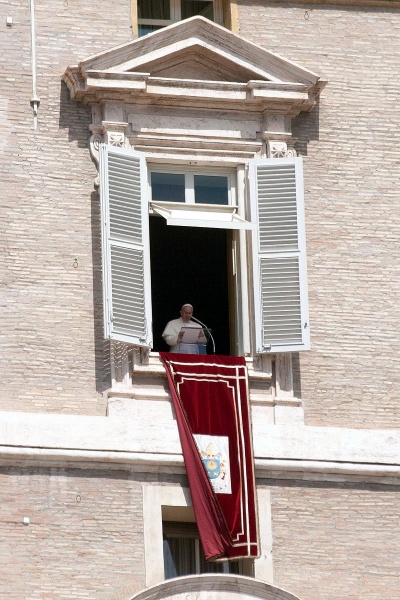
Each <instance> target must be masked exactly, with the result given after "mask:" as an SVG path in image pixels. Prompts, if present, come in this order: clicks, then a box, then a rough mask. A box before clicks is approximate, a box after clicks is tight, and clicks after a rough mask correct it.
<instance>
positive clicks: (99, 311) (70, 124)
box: [59, 82, 111, 392]
mask: <svg viewBox="0 0 400 600" xmlns="http://www.w3.org/2000/svg"><path fill="white" fill-rule="evenodd" d="M91 122H92V111H91V108H90V107H89V106H86V105H85V104H83V103H82V102H75V101H73V100H70V97H69V91H68V88H67V86H66V85H65V83H64V82H61V85H60V116H59V127H60V129H67V130H68V140H69V141H70V142H76V143H77V145H78V148H86V149H87V160H88V163H89V162H90V161H91V160H92V159H91V156H90V152H89V141H90V135H91V134H90V130H89V125H90V124H91ZM95 176H96V171H95V169H93V182H94V179H95ZM90 191H91V195H90V202H91V229H92V240H91V244H92V268H93V328H94V344H95V377H96V391H97V392H104V391H105V390H107V389H109V388H110V386H111V374H110V344H109V341H108V340H105V339H104V334H103V290H102V262H101V221H100V196H99V193H98V191H96V190H95V189H94V183H93V187H92V189H91V190H90ZM90 191H89V189H88V190H87V195H89V193H90ZM88 201H89V198H88V197H85V198H82V202H83V203H84V202H88Z"/></svg>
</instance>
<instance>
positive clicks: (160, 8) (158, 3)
mask: <svg viewBox="0 0 400 600" xmlns="http://www.w3.org/2000/svg"><path fill="white" fill-rule="evenodd" d="M137 6H138V18H139V19H170V18H171V17H170V8H169V0H138V4H137Z"/></svg>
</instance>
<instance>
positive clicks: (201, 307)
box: [150, 216, 231, 355]
mask: <svg viewBox="0 0 400 600" xmlns="http://www.w3.org/2000/svg"><path fill="white" fill-rule="evenodd" d="M230 236H231V232H229V231H227V230H225V229H211V228H210V229H208V228H202V227H175V226H171V225H167V223H166V221H165V219H163V218H161V217H157V216H151V217H150V258H151V288H152V305H153V350H154V351H156V352H160V351H168V350H169V347H168V346H167V345H166V344H165V342H164V340H163V339H162V337H161V335H162V332H163V331H164V328H165V325H166V324H167V322H168V321H170V320H171V319H177V318H178V317H179V311H180V308H181V306H182V304H184V303H186V302H188V303H190V304H193V306H194V316H195V317H197V318H198V319H200V320H201V321H202V322H203V323H205V324H206V325H207V326H208V327H209V328H210V329H211V330H212V335H213V337H214V340H215V345H216V353H217V354H226V355H229V354H230V353H231V352H230V346H231V344H230V332H229V293H228V241H229V240H230ZM207 353H208V354H211V353H212V344H211V342H209V344H208V347H207Z"/></svg>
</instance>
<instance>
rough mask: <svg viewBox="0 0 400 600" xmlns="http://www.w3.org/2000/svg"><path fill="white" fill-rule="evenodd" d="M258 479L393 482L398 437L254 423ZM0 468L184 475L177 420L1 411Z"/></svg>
mask: <svg viewBox="0 0 400 600" xmlns="http://www.w3.org/2000/svg"><path fill="white" fill-rule="evenodd" d="M253 436H254V455H255V465H256V475H257V477H258V478H283V479H287V478H294V479H299V478H300V479H306V480H323V481H327V480H329V481H337V480H341V481H342V480H345V481H354V482H375V483H385V484H392V485H394V484H395V485H399V484H400V463H399V456H400V432H398V431H396V430H356V429H339V428H331V427H304V426H277V425H260V424H258V423H254V424H253ZM0 464H2V465H7V466H9V467H11V466H19V467H28V466H30V467H32V466H34V467H39V466H41V467H47V468H48V467H56V466H58V467H69V468H80V469H104V468H107V469H114V470H135V471H142V472H160V471H162V472H166V471H167V472H170V473H183V472H184V470H183V458H182V454H181V447H180V443H179V436H178V431H177V427H176V422H175V421H173V420H172V419H171V420H169V421H160V422H159V423H158V422H155V421H154V420H153V421H152V422H151V423H148V422H146V423H143V422H141V423H131V422H127V421H126V419H125V418H124V419H119V418H110V417H83V416H82V417H80V416H72V415H45V414H36V413H35V414H27V413H2V415H1V420H0Z"/></svg>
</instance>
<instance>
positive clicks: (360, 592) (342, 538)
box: [260, 481, 400, 600]
mask: <svg viewBox="0 0 400 600" xmlns="http://www.w3.org/2000/svg"><path fill="white" fill-rule="evenodd" d="M260 483H261V482H260ZM265 483H266V482H265ZM266 485H268V487H269V488H270V490H271V505H272V530H273V550H272V553H273V570H274V584H275V585H278V586H282V587H283V588H284V589H287V590H290V591H291V592H292V593H293V594H296V595H298V596H299V597H300V598H302V600H360V599H361V598H368V600H392V599H394V598H397V597H398V591H399V590H398V577H399V569H400V539H399V536H398V531H397V526H396V523H397V521H398V508H399V490H398V489H397V488H396V487H390V486H379V485H366V484H357V483H355V484H354V483H353V484H350V483H338V484H333V483H323V482H312V483H311V482H298V481H297V482H296V481H293V482H290V483H289V482H283V481H275V482H273V483H272V485H271V482H269V483H268V484H267V483H266Z"/></svg>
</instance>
